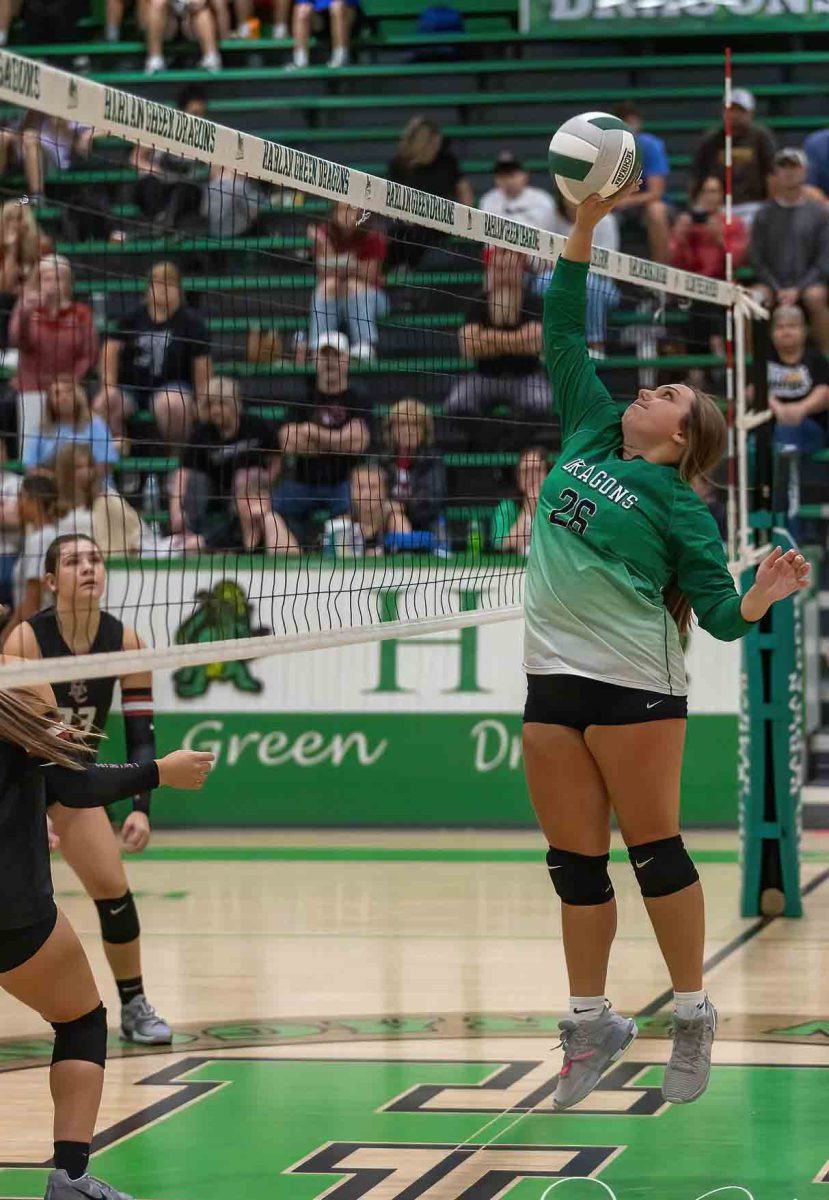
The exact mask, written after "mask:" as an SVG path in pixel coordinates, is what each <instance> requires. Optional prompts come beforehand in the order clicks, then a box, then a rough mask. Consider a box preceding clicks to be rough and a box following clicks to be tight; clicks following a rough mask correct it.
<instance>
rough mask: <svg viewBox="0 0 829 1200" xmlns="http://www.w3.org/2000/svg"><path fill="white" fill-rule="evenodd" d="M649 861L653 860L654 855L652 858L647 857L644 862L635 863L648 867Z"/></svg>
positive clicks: (638, 865) (635, 864) (637, 865)
mask: <svg viewBox="0 0 829 1200" xmlns="http://www.w3.org/2000/svg"><path fill="white" fill-rule="evenodd" d="M649 862H653V855H651V857H650V858H646V859H645V861H644V862H635V863H634V864H633V865H634V867H646V866H647V865H648V863H649Z"/></svg>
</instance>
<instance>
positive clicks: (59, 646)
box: [29, 608, 124, 733]
mask: <svg viewBox="0 0 829 1200" xmlns="http://www.w3.org/2000/svg"><path fill="white" fill-rule="evenodd" d="M29 624H30V625H31V627H32V630H33V632H34V635H35V638H36V640H37V644H38V646H39V647H40V653H41V655H42V657H43V658H66V657H68V656H71V654H72V651H71V650H70V649H69V647H68V646H67V644H66V642H65V641H64V640H63V637H62V635H61V632H60V626H59V625H58V617H57V612H56V611H55V609H54V608H48V609H45V610H44V611H43V612H39V613H38V614H37V615H36V616H34V617H30V618H29ZM123 648H124V626H123V625H122V624H121V622H120V621H119V620H118V618H117V617H113V616H112V614H111V613H108V612H102V613H101V622H100V624H99V626H98V632H97V633H96V635H95V640H94V641H93V643H92V645H91V646H90V648H89V653H90V654H105V653H107V652H108V651H110V650H122V649H123ZM115 683H116V680H115V678H114V677H110V678H109V679H75V680H73V681H72V682H71V683H56V684H53V688H54V692H55V699H56V700H57V702H58V708H59V709H60V712H61V716H62V717H63V719H64V720H65V721H66V722H67V724H71V725H75V726H76V727H77V728H79V729H83V730H84V731H85V732H87V733H89V732H90V731H91V730H94V731H95V732H97V733H103V731H104V726H105V725H106V720H107V717H108V716H109V710H110V708H111V707H112V693H113V692H114V690H115Z"/></svg>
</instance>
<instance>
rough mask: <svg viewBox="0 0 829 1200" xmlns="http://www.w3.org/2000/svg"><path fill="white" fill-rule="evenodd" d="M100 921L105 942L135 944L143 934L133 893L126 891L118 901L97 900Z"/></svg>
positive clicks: (117, 944) (118, 944)
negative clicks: (141, 933)
mask: <svg viewBox="0 0 829 1200" xmlns="http://www.w3.org/2000/svg"><path fill="white" fill-rule="evenodd" d="M95 907H96V908H97V910H98V919H99V920H100V922H101V936H102V937H103V939H104V941H105V942H112V944H113V945H115V946H121V945H123V944H124V943H125V942H134V941H135V939H136V938H137V937H138V935H139V934H140V932H141V926H140V925H139V923H138V909H137V908H136V907H135V900H134V899H133V896H132V892H130V891H126V892H124V894H123V896H120V897H119V898H118V899H117V900H96V901H95Z"/></svg>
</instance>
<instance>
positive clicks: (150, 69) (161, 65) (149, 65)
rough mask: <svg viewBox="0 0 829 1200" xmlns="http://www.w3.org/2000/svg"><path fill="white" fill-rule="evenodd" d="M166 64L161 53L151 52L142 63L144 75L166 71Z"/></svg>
mask: <svg viewBox="0 0 829 1200" xmlns="http://www.w3.org/2000/svg"><path fill="white" fill-rule="evenodd" d="M166 69H167V64H166V62H165V61H164V56H163V55H161V54H151V55H150V57H149V58H148V59H147V61H146V62H145V63H144V74H145V75H157V74H158V72H159V71H166Z"/></svg>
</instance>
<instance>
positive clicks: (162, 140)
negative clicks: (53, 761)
mask: <svg viewBox="0 0 829 1200" xmlns="http://www.w3.org/2000/svg"><path fill="white" fill-rule="evenodd" d="M232 88H233V84H232V83H228V82H225V81H222V80H217V81H214V83H213V85H212V89H211V97H212V96H213V94H214V92H215V94H216V95H217V97H218V100H217V101H216V109H217V110H221V111H230V112H238V113H240V114H241V113H244V119H245V122H246V125H247V124H249V125H250V129H248V128H246V129H245V130H244V131H240V130H238V129H233V128H230V127H227V126H225V125H222V124H219V123H216V122H214V121H213V120H210V119H208V118H207V117H205V116H202V115H200V111H201V110H202V107H203V101H202V98H201V97H200V96H199V95H198V94H191V95H190V96H181V97H179V100H178V105H179V106H178V107H176V106H174V105H173V104H172V102H171V103H169V104H167V103H160V102H156V101H154V100H149V99H146V98H143V97H138V96H134V95H131V94H128V93H126V92H123V91H120V90H118V89H115V88H112V87H108V86H103V85H102V84H99V83H97V82H95V81H93V80H90V79H87V78H84V77H79V76H75V75H71V74H69V73H66V72H63V71H60V70H57V69H54V68H52V67H48V66H45V65H43V64H40V63H34V62H31V61H29V60H26V59H23V58H21V57H19V56H16V55H13V54H8V53H2V54H0V116H1V119H0V137H2V139H3V141H2V145H3V148H4V152H5V156H6V171H5V174H4V175H2V176H1V177H0V200H2V208H1V209H0V233H1V234H2V239H3V248H4V258H3V268H4V270H5V277H6V283H4V285H3V289H2V290H5V292H6V295H5V302H6V303H5V311H4V314H3V317H4V322H5V330H4V333H3V336H4V338H5V341H4V360H3V361H4V364H5V365H4V368H3V370H4V372H5V374H6V377H7V379H8V386H9V390H8V398H7V402H6V405H5V407H4V409H3V414H4V416H3V420H4V427H3V430H2V433H3V439H4V442H5V446H6V453H7V459H8V460H9V461H8V462H7V465H6V476H7V477H9V476H12V475H14V474H15V473H17V474H21V473H22V472H24V471H25V482H24V483H23V484H22V485H21V489H22V490H21V497H22V498H23V499H24V503H21V505H20V512H21V524H22V526H23V528H22V529H21V538H20V554H19V557H18V560H17V565H16V567H15V576H14V580H13V591H14V602H15V604H17V605H18V608H20V606H21V605H22V604H24V603H28V604H31V602H32V599H33V597H34V598H35V599H36V600H37V601H38V602H39V603H48V602H49V601H50V599H51V595H50V593H49V591H48V589H47V588H46V585H45V583H43V552H44V551H45V548H46V542H47V541H50V540H51V539H52V538H53V537H54V536H55V534H56V533H57V534H63V533H73V532H77V533H81V534H89V533H93V534H94V536H95V537H96V539H97V541H98V542H99V544H100V545H101V547H102V550H103V551H104V554H105V557H106V559H107V567H108V585H107V592H106V595H105V597H104V601H103V602H104V604H105V606H106V607H107V608H108V609H109V610H110V611H112V612H113V613H115V614H116V615H117V616H119V617H120V618H121V619H122V620H123V621H124V622H125V623H126V624H129V625H132V626H134V627H135V628H136V629H137V630H138V632H139V634H140V636H141V637H142V639H143V640H144V642H145V643H146V646H147V649H146V650H142V651H136V652H131V653H126V652H125V653H124V654H123V655H121V654H112V655H90V656H75V657H72V658H71V659H70V660H67V661H64V662H61V661H60V660H57V659H55V660H50V661H49V662H48V663H46V664H33V665H31V666H29V665H27V666H26V667H21V668H19V669H18V668H15V669H13V670H12V669H7V670H6V678H7V680H8V681H9V682H10V683H14V682H18V681H21V680H23V679H28V680H34V679H46V680H53V681H59V680H62V679H76V678H82V677H84V675H87V676H89V675H95V676H101V675H106V674H113V675H114V674H119V675H120V674H124V673H128V672H133V671H137V670H142V669H147V670H151V669H153V668H156V667H159V668H160V667H182V668H183V667H187V666H188V665H203V664H205V663H215V662H222V661H232V660H239V659H243V658H251V657H258V656H262V655H267V654H279V653H288V652H293V651H296V650H298V649H306V648H314V647H328V646H335V645H341V644H347V643H349V642H357V641H367V640H375V639H377V638H383V637H391V636H394V637H401V636H407V635H415V634H420V633H426V632H429V631H440V630H443V629H449V628H453V627H456V626H457V627H463V626H466V625H472V624H479V623H485V622H491V621H497V620H504V619H512V618H514V617H516V616H517V615H519V614H520V610H521V602H522V586H523V575H524V565H525V560H526V553H527V550H528V545H529V535H530V529H531V524H532V518H533V515H534V511H535V502H536V499H537V495H538V489H539V487H540V484H541V481H542V480H543V478H544V475H545V474H546V471H547V469H548V467H549V465H550V463H551V462H552V460H553V458H554V456H555V454H556V453H557V451H558V448H559V431H558V426H557V422H556V420H555V418H554V415H553V398H552V397H551V395H550V387H549V383H548V380H547V375H546V370H545V365H544V358H543V337H542V326H541V305H542V297H543V292H544V289H545V287H546V284H547V281H548V280H549V276H550V273H551V271H552V269H553V265H554V263H555V260H556V258H557V256H558V255H559V254H560V253H561V251H562V250H563V247H564V243H565V237H564V236H563V234H560V233H553V232H550V231H548V230H546V229H540V228H536V227H533V226H530V225H525V224H522V223H520V222H517V221H514V220H511V219H508V218H505V217H503V216H500V215H498V213H497V212H496V211H483V210H481V209H478V208H474V207H469V206H467V205H465V204H462V203H460V202H458V201H457V200H456V199H453V198H447V197H445V196H437V195H433V194H430V193H426V192H423V191H419V190H417V189H416V188H414V187H412V186H410V184H409V183H407V182H406V179H407V178H409V177H410V173H411V170H410V169H411V167H412V165H413V164H414V163H416V161H417V155H418V153H421V154H422V153H423V141H424V139H425V141H426V142H427V143H428V139H429V137H430V136H435V135H434V134H433V133H431V134H430V127H429V125H428V123H421V125H420V126H417V124H415V125H414V126H412V127H411V137H410V139H409V141H410V146H409V151H410V153H411V159H410V161H408V162H407V161H405V160H397V161H396V166H395V168H394V170H393V171H392V172H391V173H390V174H391V175H392V176H394V177H393V178H389V179H386V178H381V177H380V176H379V175H377V174H371V173H369V172H368V171H366V170H364V169H358V168H356V167H352V166H346V165H343V164H340V163H335V162H331V161H328V160H325V159H322V158H318V157H315V156H314V155H312V154H310V153H308V152H307V151H305V150H302V149H298V148H295V147H290V146H286V145H283V144H281V143H280V142H276V141H273V140H271V139H270V138H269V137H268V136H267V134H268V130H267V129H266V128H260V127H259V123H260V121H261V120H263V119H264V118H263V117H262V116H261V115H259V110H258V108H257V104H256V98H255V97H250V98H248V99H245V98H241V97H235V98H232V97H231V96H230V95H229V94H228V89H232ZM171 101H172V97H171ZM239 119H241V117H240V118H239ZM418 138H420V142H418ZM296 140H297V141H299V142H302V135H301V132H298V133H297V135H296ZM432 149H434V147H433V148H432ZM407 171H408V172H409V174H407ZM457 191H458V189H457V187H456V194H457ZM496 207H497V206H496ZM571 217H572V213H568V212H567V211H566V210H565V209H564V207H563V206H562V207H561V208H559V210H558V211H557V213H556V215H555V218H554V221H555V223H556V224H557V227H558V228H560V229H562V230H565V229H566V223H567V221H568V219H569V218H571ZM625 219H626V220H629V221H632V222H633V224H634V225H635V224H636V222H635V220H634V215H633V214H632V213H631V214H628V215H627V217H626V218H625ZM640 226H641V227H640V228H639V230H638V234H636V232H634V236H639V237H640V239H641V241H642V245H643V250H644V252H645V253H647V244H646V241H645V230H644V225H642V224H641V223H640ZM753 311H754V310H753V309H752V306H751V303H750V301H749V300H748V298H747V297H746V296H745V294H744V293H743V292H742V291H741V290H740V289H739V288H738V287H735V286H733V285H730V284H727V283H725V282H722V281H721V280H718V279H713V278H708V277H703V276H699V275H695V274H692V273H689V272H686V271H683V270H681V269H678V268H676V267H670V266H665V265H662V264H658V263H654V262H652V261H649V260H648V259H647V258H646V257H644V258H637V257H633V256H630V255H627V254H623V253H621V252H620V251H619V249H618V227H617V224H616V222H615V221H613V220H610V221H606V222H603V227H600V229H599V231H598V232H597V244H596V248H595V250H594V254H593V260H592V266H591V272H590V276H589V280H588V313H587V320H588V326H587V338H588V341H589V343H590V348H591V354H592V355H593V356H594V358H595V360H596V367H597V370H598V372H599V374H600V376H601V378H602V379H603V380H604V382H605V383H606V384H607V386H608V388H609V390H610V391H611V394H613V395H614V396H616V397H618V398H619V399H620V400H622V399H625V398H628V397H630V398H632V397H633V396H634V395H635V393H636V391H637V390H638V388H640V387H643V386H645V387H651V386H655V385H658V384H660V383H667V382H674V381H677V380H680V379H682V380H688V379H690V380H691V381H692V382H693V383H695V384H696V385H698V386H701V387H704V388H705V389H707V390H710V391H713V392H714V393H715V394H717V395H719V396H722V397H723V401H724V404H727V406H728V410H729V420H730V428H731V434H732V437H731V444H730V448H729V464H728V469H727V470H724V471H723V473H722V475H721V477H719V478H717V479H715V480H714V481H713V483H712V485H711V488H710V490H709V491H708V492H707V494H706V499H707V500H708V501H709V503H710V504H711V507H712V510H713V511H714V512H715V515H716V516H717V518H718V520H719V521H720V523H721V527H722V530H723V536H724V537H725V538H727V540H728V544H729V553H730V558H731V559H732V561H733V564H734V566H735V569H739V567H740V566H745V565H746V564H747V563H748V562H749V561H751V558H752V553H753V552H752V545H751V541H752V539H751V533H750V529H749V522H748V508H749V479H748V470H749V466H748V455H747V451H746V444H747V442H746V439H747V436H748V431H749V429H750V428H751V427H752V421H754V422H755V423H757V422H762V421H763V420H765V415H763V414H761V415H760V416H758V417H756V418H751V417H750V415H748V414H746V411H745V408H746V405H745V396H746V376H745V371H746V366H745V364H746V361H747V347H746V327H747V322H748V320H749V319H750V317H751V314H752V312H753ZM729 346H730V348H731V353H730V354H729ZM729 363H730V370H729V369H728V368H729ZM608 486H610V485H608ZM7 491H8V493H9V494H12V492H13V491H14V487H13V484H11V483H9V480H8V478H7ZM38 589H39V590H38Z"/></svg>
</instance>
